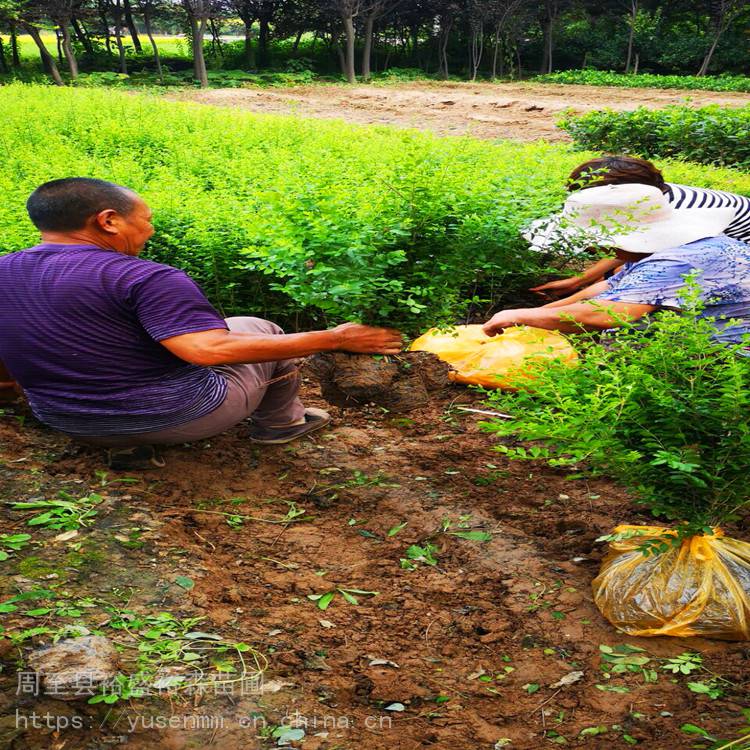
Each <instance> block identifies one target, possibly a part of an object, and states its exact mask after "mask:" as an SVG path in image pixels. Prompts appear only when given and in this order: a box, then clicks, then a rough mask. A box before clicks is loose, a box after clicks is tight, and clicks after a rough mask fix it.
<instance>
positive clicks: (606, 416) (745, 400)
mask: <svg viewBox="0 0 750 750" xmlns="http://www.w3.org/2000/svg"><path fill="white" fill-rule="evenodd" d="M713 331H714V328H713V325H712V324H711V322H710V321H709V320H707V319H706V318H705V317H703V316H702V309H701V305H700V304H699V302H698V293H697V288H696V281H695V279H687V287H686V292H685V295H684V309H683V312H682V314H679V313H676V312H669V311H662V312H660V313H659V314H658V316H656V317H655V318H654V319H653V320H652V321H651V322H650V324H648V325H647V326H646V327H645V328H643V327H641V326H638V325H625V326H624V327H623V328H622V329H620V330H618V332H617V333H616V334H614V335H612V336H611V337H610V336H608V337H606V340H598V337H594V336H588V335H581V336H579V337H577V339H576V346H577V348H578V349H579V352H580V354H581V358H580V361H579V364H578V366H577V367H574V368H571V367H567V366H565V365H564V364H562V363H559V362H551V363H548V364H540V366H539V367H538V368H536V369H535V372H534V379H533V382H532V384H531V385H530V386H529V387H528V388H527V389H525V390H523V389H522V390H521V391H519V392H518V393H515V394H507V393H495V394H493V395H492V396H491V397H490V398H491V402H492V404H493V406H495V407H496V408H499V409H500V410H501V411H508V412H511V413H512V414H514V416H515V418H514V419H513V420H497V421H492V422H488V423H486V424H485V427H486V429H487V430H489V431H491V432H494V433H496V434H498V435H500V436H505V437H517V438H520V439H522V440H525V441H531V443H532V445H531V449H528V448H527V447H525V446H516V445H513V444H512V443H511V444H503V445H499V446H498V447H497V449H498V450H500V451H501V452H504V453H506V454H507V455H508V456H510V457H511V458H518V459H528V458H537V459H543V460H546V461H547V462H548V463H549V464H551V465H553V466H567V467H575V469H576V470H585V471H588V472H590V473H600V474H607V475H609V476H611V477H613V478H614V479H616V480H618V481H620V482H622V483H623V484H624V485H625V486H626V487H628V489H630V490H631V492H632V493H633V494H634V496H635V498H636V501H637V502H638V503H640V504H641V505H643V506H645V507H646V508H648V509H649V510H650V511H651V513H652V514H653V515H654V516H655V517H656V518H661V519H667V520H669V521H672V522H674V523H675V525H676V529H677V531H678V534H677V535H676V536H672V537H669V538H666V539H665V540H664V541H663V543H662V542H661V541H658V540H657V543H656V546H655V547H654V548H653V549H649V550H645V551H646V552H660V551H663V550H664V549H666V548H667V544H669V543H677V542H679V541H680V540H681V539H683V538H685V537H687V536H692V535H694V534H711V533H712V528H713V527H715V526H717V525H720V524H722V523H726V522H728V521H732V520H735V519H737V518H738V517H739V513H740V511H741V510H742V509H743V508H744V507H746V506H747V504H748V502H749V501H750V484H748V482H747V481H746V477H747V466H748V465H750V419H748V413H750V411H749V409H748V407H750V358H747V357H745V356H742V355H743V354H744V351H742V347H740V346H727V345H723V344H720V343H717V342H716V341H715V340H714V339H713V338H712V333H713Z"/></svg>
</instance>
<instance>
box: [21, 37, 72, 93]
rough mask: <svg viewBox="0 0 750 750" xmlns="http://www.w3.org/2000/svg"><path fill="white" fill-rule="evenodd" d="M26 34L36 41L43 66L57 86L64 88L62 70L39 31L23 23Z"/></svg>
mask: <svg viewBox="0 0 750 750" xmlns="http://www.w3.org/2000/svg"><path fill="white" fill-rule="evenodd" d="M22 26H23V28H24V29H25V30H26V33H27V34H28V35H29V36H30V37H31V38H32V39H33V40H34V44H36V46H37V49H38V50H39V56H40V57H41V58H42V65H43V66H44V69H45V70H46V71H47V72H48V73H49V75H50V77H51V78H52V80H53V81H54V82H55V85H56V86H63V85H64V84H63V80H62V78H61V76H60V70H59V69H58V67H57V63H56V62H55V58H54V57H52V55H50V53H49V50H48V49H47V47H45V45H44V41H43V40H42V37H41V35H40V33H39V29H37V27H36V26H34V25H32V24H30V23H22Z"/></svg>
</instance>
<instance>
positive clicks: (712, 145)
mask: <svg viewBox="0 0 750 750" xmlns="http://www.w3.org/2000/svg"><path fill="white" fill-rule="evenodd" d="M558 125H559V126H560V127H562V128H564V129H565V130H567V131H568V133H570V135H571V136H572V137H573V139H574V141H575V143H576V145H577V146H579V147H581V148H591V149H601V150H603V151H610V152H620V153H630V154H638V155H640V156H645V157H647V158H651V157H661V158H664V157H678V158H680V159H687V160H690V161H696V162H700V163H702V164H720V165H725V166H733V167H739V168H740V169H748V168H750V106H747V107H740V108H736V109H730V108H725V107H719V106H717V105H711V106H708V107H701V108H699V109H693V108H691V107H682V106H674V107H666V108H665V109H657V110H651V109H645V108H644V107H639V108H638V109H636V110H633V111H632V112H614V111H612V110H609V109H607V110H602V111H597V112H589V113H588V114H585V115H581V116H580V117H567V118H565V119H563V120H562V121H561V122H560V123H558Z"/></svg>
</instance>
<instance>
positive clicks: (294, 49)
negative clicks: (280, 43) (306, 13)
mask: <svg viewBox="0 0 750 750" xmlns="http://www.w3.org/2000/svg"><path fill="white" fill-rule="evenodd" d="M302 34H304V32H303V31H302V29H300V30H299V31H298V32H297V36H295V37H294V44H293V45H292V54H293V55H296V54H297V50H298V49H299V43H300V42H301V41H302Z"/></svg>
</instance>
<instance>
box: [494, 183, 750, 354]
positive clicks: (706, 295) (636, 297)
mask: <svg viewBox="0 0 750 750" xmlns="http://www.w3.org/2000/svg"><path fill="white" fill-rule="evenodd" d="M564 213H565V215H566V219H567V220H569V221H570V222H572V223H573V224H575V225H577V226H579V227H581V228H582V229H588V228H590V227H592V226H596V227H597V229H598V230H599V231H606V229H607V227H608V226H609V227H611V228H613V234H611V235H610V236H609V237H608V239H607V243H606V244H607V246H608V247H613V248H615V251H616V254H617V257H618V259H619V260H620V261H622V262H624V263H625V264H626V265H625V266H624V267H623V269H622V270H621V271H620V272H619V273H618V274H616V275H615V276H613V277H611V278H610V279H607V280H605V281H601V282H599V283H598V284H594V285H593V286H590V287H588V288H587V289H584V290H582V291H581V292H578V293H577V294H574V295H572V296H571V297H568V298H567V299H564V300H560V301H558V302H552V303H550V304H548V305H544V306H543V307H535V308H527V309H518V310H503V311H502V312H499V313H497V314H496V315H494V316H493V317H492V318H491V319H490V320H489V321H487V323H485V325H484V331H485V333H487V334H488V335H490V336H494V335H496V334H499V333H502V332H503V330H504V329H505V328H508V327H510V326H514V325H528V326H533V327H535V328H544V329H547V330H557V331H562V332H563V333H575V332H581V331H597V330H605V329H608V328H613V327H616V326H620V325H622V324H623V321H632V320H637V319H639V318H642V317H643V316H644V315H647V314H648V313H651V312H654V311H656V310H659V309H663V308H666V309H673V310H679V309H681V308H682V307H683V306H684V304H685V303H684V300H683V299H682V297H681V293H682V292H683V290H684V289H685V288H686V285H687V281H686V277H687V276H688V275H690V274H697V278H696V283H697V285H698V287H699V288H700V298H701V301H702V302H703V304H704V305H705V307H704V309H703V311H702V313H701V315H702V316H703V317H709V318H711V319H713V324H714V326H715V328H716V334H715V338H716V340H718V341H721V342H724V343H728V344H733V343H741V342H742V341H743V340H744V337H745V336H746V335H747V334H748V333H750V245H746V244H745V243H744V242H740V241H739V240H736V239H733V238H731V237H728V236H727V235H725V234H722V232H723V231H724V229H725V228H726V227H727V226H728V225H729V223H730V222H731V221H732V218H733V216H734V212H733V210H732V209H731V208H719V209H717V208H706V209H696V208H691V209H689V210H688V209H686V210H680V209H674V208H673V207H672V206H671V205H670V204H669V202H668V200H667V198H666V197H665V195H664V194H663V193H662V192H661V190H659V189H658V188H655V187H650V186H647V185H607V186H602V187H594V188H589V189H587V190H581V191H580V192H577V193H575V194H573V195H572V196H571V197H570V198H568V200H567V201H566V203H565V210H564ZM623 220H626V223H627V229H625V230H623Z"/></svg>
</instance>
